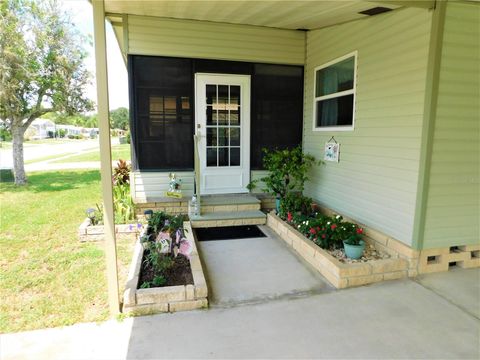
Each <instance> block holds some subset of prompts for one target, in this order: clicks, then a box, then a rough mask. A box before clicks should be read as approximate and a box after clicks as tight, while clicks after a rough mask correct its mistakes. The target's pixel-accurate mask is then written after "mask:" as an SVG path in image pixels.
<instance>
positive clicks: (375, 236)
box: [365, 227, 388, 245]
mask: <svg viewBox="0 0 480 360" xmlns="http://www.w3.org/2000/svg"><path fill="white" fill-rule="evenodd" d="M365 235H366V236H368V237H369V238H371V239H372V240H374V241H376V242H379V243H380V244H383V245H387V241H388V236H387V235H385V234H383V233H381V232H380V231H377V230H374V229H371V228H369V227H365Z"/></svg>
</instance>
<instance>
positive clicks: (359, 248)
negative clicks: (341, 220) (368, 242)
mask: <svg viewBox="0 0 480 360" xmlns="http://www.w3.org/2000/svg"><path fill="white" fill-rule="evenodd" d="M351 225H352V226H351V230H350V234H349V236H348V237H347V238H346V239H345V240H343V247H344V249H345V255H347V257H349V258H350V259H360V258H361V257H362V255H363V251H364V250H365V241H364V240H363V239H362V238H363V229H362V228H361V227H359V226H358V225H356V224H351Z"/></svg>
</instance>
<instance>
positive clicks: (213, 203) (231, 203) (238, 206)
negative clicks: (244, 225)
mask: <svg viewBox="0 0 480 360" xmlns="http://www.w3.org/2000/svg"><path fill="white" fill-rule="evenodd" d="M200 205H201V211H202V214H209V213H214V212H215V213H217V212H238V211H255V210H260V208H261V202H260V200H258V199H257V198H256V197H254V196H250V195H204V196H202V197H201V198H200Z"/></svg>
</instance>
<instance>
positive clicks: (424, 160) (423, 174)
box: [412, 0, 447, 250]
mask: <svg viewBox="0 0 480 360" xmlns="http://www.w3.org/2000/svg"><path fill="white" fill-rule="evenodd" d="M446 8H447V1H446V0H445V1H436V2H435V7H434V9H433V10H432V11H433V14H432V26H431V30H430V45H429V49H428V61H427V76H426V86H425V101H424V110H423V126H422V137H421V145H420V161H419V172H418V183H417V197H416V203H415V217H414V222H413V239H412V247H413V248H414V249H417V250H421V249H422V248H423V241H424V237H425V221H426V214H427V200H428V192H429V186H430V169H431V163H432V149H433V135H434V131H435V119H436V116H437V102H438V86H439V78H440V66H441V60H442V45H443V31H444V25H445V13H446Z"/></svg>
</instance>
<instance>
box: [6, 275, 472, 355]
mask: <svg viewBox="0 0 480 360" xmlns="http://www.w3.org/2000/svg"><path fill="white" fill-rule="evenodd" d="M463 271H465V274H467V275H466V276H465V278H466V280H465V281H463V282H462V284H463V285H462V289H461V290H460V291H465V290H467V288H469V287H472V286H476V284H474V283H473V281H475V280H476V279H477V278H478V275H479V273H480V270H479V269H475V270H463ZM442 275H443V276H442ZM435 277H436V278H437V279H436V281H437V282H440V283H442V281H441V279H440V278H442V277H443V284H444V285H448V283H449V282H450V281H452V278H451V276H450V275H449V274H448V273H446V274H435ZM425 278H428V276H426V277H425ZM450 285H452V286H453V284H450ZM457 290H458V288H456V289H455V291H457ZM468 296H470V295H467V297H468ZM473 296H474V299H473V300H474V301H476V303H477V304H478V302H479V294H478V293H477V294H473ZM464 300H465V299H464ZM464 300H462V301H464ZM479 325H480V321H479V319H478V317H476V316H474V315H473V314H471V313H470V312H468V311H466V310H465V309H463V306H459V304H457V303H455V300H453V299H452V298H449V299H446V298H445V297H444V296H442V295H440V294H438V293H437V292H436V291H435V290H432V289H430V288H426V287H424V286H423V285H422V284H420V283H418V282H416V281H413V280H398V281H389V282H385V283H379V284H374V285H370V286H363V287H358V288H353V289H346V290H341V291H333V292H328V293H323V294H316V295H311V296H307V297H302V298H296V299H294V298H281V299H278V300H273V301H268V302H264V303H257V304H250V305H243V306H235V307H229V308H221V307H213V308H212V309H209V310H202V311H192V312H183V313H175V314H161V315H154V316H145V317H137V318H127V319H125V320H123V321H116V320H110V321H107V322H104V323H101V324H94V323H88V324H77V325H74V326H69V327H64V328H55V329H46V330H37V331H29V332H24V333H17V334H5V335H0V358H1V359H2V360H3V359H4V360H7V359H35V360H37V359H62V360H68V359H157V358H158V359H180V358H183V359H185V358H190V359H194V358H195V359H198V358H216V359H218V358H229V359H252V358H269V359H277V358H290V359H304V358H341V359H346V358H348V359H351V358H357V359H358V358H361V359H366V358H368V359H373V358H375V359H393V358H395V359H400V358H402V359H405V358H408V359H411V358H421V359H478V358H479V356H480V350H479V346H480V344H479V339H480V338H479Z"/></svg>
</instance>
